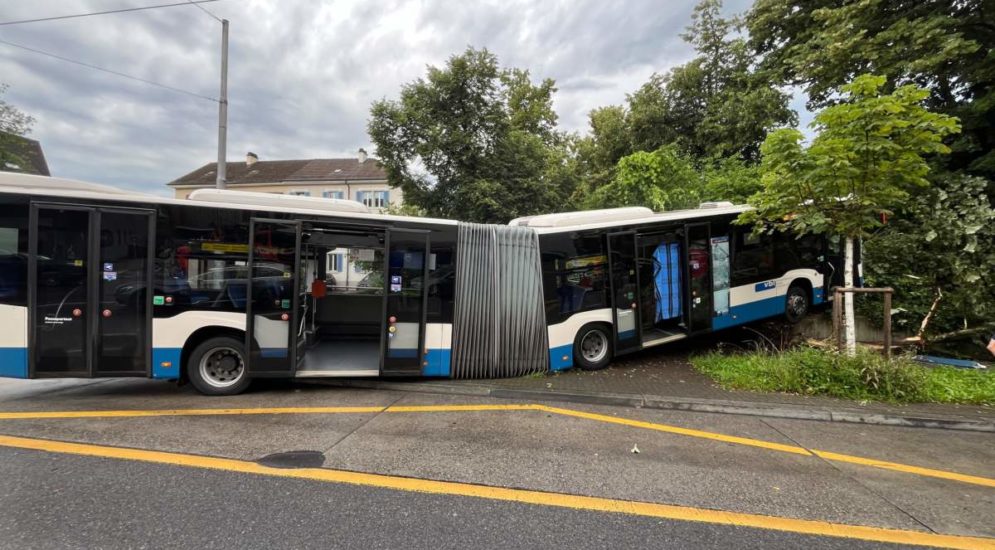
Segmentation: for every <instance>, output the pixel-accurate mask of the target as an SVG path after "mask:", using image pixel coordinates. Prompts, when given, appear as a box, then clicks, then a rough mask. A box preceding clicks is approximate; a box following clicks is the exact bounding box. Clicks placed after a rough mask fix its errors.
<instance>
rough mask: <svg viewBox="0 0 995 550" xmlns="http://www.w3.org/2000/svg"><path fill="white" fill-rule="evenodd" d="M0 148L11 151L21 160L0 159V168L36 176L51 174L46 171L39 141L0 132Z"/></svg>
mask: <svg viewBox="0 0 995 550" xmlns="http://www.w3.org/2000/svg"><path fill="white" fill-rule="evenodd" d="M0 148H3V152H5V153H11V154H13V155H14V156H16V157H18V158H19V159H20V160H21V161H22V162H14V161H10V160H2V161H0V170H2V171H4V172H20V173H22V174H34V175H36V176H51V175H52V174H51V172H49V171H48V162H46V161H45V153H44V152H43V151H42V150H41V143H38V142H37V141H36V140H33V139H28V138H26V137H22V136H18V135H15V134H10V133H7V132H0Z"/></svg>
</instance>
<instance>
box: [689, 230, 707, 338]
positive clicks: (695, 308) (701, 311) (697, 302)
mask: <svg viewBox="0 0 995 550" xmlns="http://www.w3.org/2000/svg"><path fill="white" fill-rule="evenodd" d="M710 226H711V224H709V223H691V224H688V225H687V226H686V231H685V239H687V242H686V247H685V250H687V274H688V277H687V281H688V285H687V291H686V292H687V294H686V296H687V303H688V308H687V316H688V334H696V333H699V332H704V331H707V330H710V329H711V328H712V262H711V246H710V242H709V241H710V239H709V237H710V236H711V231H710Z"/></svg>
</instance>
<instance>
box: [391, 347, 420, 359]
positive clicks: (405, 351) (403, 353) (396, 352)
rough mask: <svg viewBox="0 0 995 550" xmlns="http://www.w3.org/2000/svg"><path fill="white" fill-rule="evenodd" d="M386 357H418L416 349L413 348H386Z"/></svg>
mask: <svg viewBox="0 0 995 550" xmlns="http://www.w3.org/2000/svg"><path fill="white" fill-rule="evenodd" d="M387 357H390V358H392V359H409V358H411V357H418V350H416V349H415V348H394V349H388V350H387Z"/></svg>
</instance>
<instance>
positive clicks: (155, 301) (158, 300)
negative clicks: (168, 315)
mask: <svg viewBox="0 0 995 550" xmlns="http://www.w3.org/2000/svg"><path fill="white" fill-rule="evenodd" d="M165 303H166V297H165V296H153V297H152V305H154V306H161V305H163V304H165Z"/></svg>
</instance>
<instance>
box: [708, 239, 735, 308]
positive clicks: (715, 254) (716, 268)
mask: <svg viewBox="0 0 995 550" xmlns="http://www.w3.org/2000/svg"><path fill="white" fill-rule="evenodd" d="M711 244H712V247H711V253H712V258H711V259H712V310H713V315H714V316H715V317H721V316H723V315H729V285H730V278H729V277H730V270H731V268H730V265H729V236H728V235H722V236H721V237H712V239H711Z"/></svg>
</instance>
